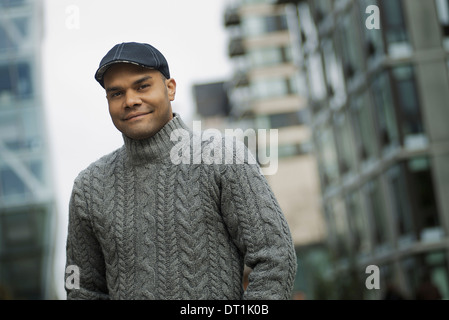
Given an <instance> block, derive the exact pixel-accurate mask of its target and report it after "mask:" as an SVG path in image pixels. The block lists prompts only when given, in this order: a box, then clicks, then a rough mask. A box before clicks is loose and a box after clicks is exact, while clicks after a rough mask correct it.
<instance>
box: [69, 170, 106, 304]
mask: <svg viewBox="0 0 449 320" xmlns="http://www.w3.org/2000/svg"><path fill="white" fill-rule="evenodd" d="M84 190H85V186H84V182H83V180H82V175H79V176H78V177H77V179H76V180H75V183H74V186H73V190H72V195H71V197H70V203H69V227H68V235H67V247H66V254H67V262H66V270H67V269H68V268H67V267H68V266H75V267H76V268H77V269H79V276H80V279H79V288H77V287H76V286H74V285H73V284H74V283H73V284H69V285H68V282H69V283H70V282H71V281H72V279H67V278H68V277H69V276H71V274H70V273H69V274H67V273H66V283H65V284H66V286H65V288H66V291H67V299H68V300H97V299H109V296H108V290H107V285H106V279H105V262H104V258H103V253H102V251H101V247H100V244H99V243H98V240H97V238H96V237H95V234H94V232H93V230H92V226H91V222H90V219H89V215H88V205H87V201H86V199H85V196H84Z"/></svg>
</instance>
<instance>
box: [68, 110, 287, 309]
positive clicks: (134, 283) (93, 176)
mask: <svg viewBox="0 0 449 320" xmlns="http://www.w3.org/2000/svg"><path fill="white" fill-rule="evenodd" d="M175 129H184V130H188V132H189V133H190V136H191V137H192V131H191V130H190V129H189V128H188V127H187V126H186V125H185V124H184V123H183V121H182V120H181V119H180V117H179V116H178V115H176V114H175V117H174V119H173V120H171V121H170V122H169V123H167V124H166V125H165V126H164V127H163V128H162V129H161V130H160V131H159V132H158V133H157V134H156V135H154V136H153V137H151V138H149V139H145V140H132V139H129V138H128V137H126V136H123V138H124V146H122V147H121V148H119V149H118V150H116V151H114V152H112V153H111V154H109V155H106V156H104V157H102V158H101V159H99V160H97V161H96V162H94V163H92V164H91V165H90V166H89V167H87V168H86V169H85V170H83V171H82V172H81V173H80V174H79V175H78V176H77V178H76V179H75V182H74V186H73V191H72V195H71V199H70V204H69V228H68V237H67V266H69V265H75V266H77V267H78V268H79V271H80V287H79V288H78V289H68V288H67V287H66V291H67V298H68V299H177V300H181V299H182V300H183V299H192V300H193V299H195V300H196V299H242V298H244V299H289V298H290V295H291V290H292V286H293V281H294V277H295V273H296V256H295V252H294V248H293V243H292V238H291V235H290V231H289V228H288V225H287V223H286V220H285V218H284V216H283V213H282V211H281V209H280V207H279V205H278V203H277V201H276V199H275V197H274V195H273V193H272V191H271V189H270V187H269V186H268V184H267V181H266V179H265V177H264V176H263V175H262V174H261V173H260V169H259V167H258V166H257V164H250V163H249V162H248V161H245V163H243V164H204V163H203V164H182V163H181V164H174V163H173V161H171V158H170V150H171V149H172V148H173V147H174V146H175V145H176V144H177V143H179V142H178V141H171V139H170V134H171V133H172V132H173V130H175ZM205 144H207V142H206V143H205V142H203V147H204V145H205ZM235 150H237V148H235V149H234V150H233V151H234V160H235V157H236V155H235ZM244 264H246V265H247V266H249V267H250V268H252V272H251V274H250V277H249V285H248V287H247V289H246V291H244V290H243V286H242V279H243V268H244ZM66 276H67V275H66Z"/></svg>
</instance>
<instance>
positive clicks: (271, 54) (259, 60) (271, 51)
mask: <svg viewBox="0 0 449 320" xmlns="http://www.w3.org/2000/svg"><path fill="white" fill-rule="evenodd" d="M248 55H249V60H250V61H251V66H252V67H253V68H257V67H265V66H273V65H277V64H282V63H288V62H291V61H292V52H291V47H268V48H258V49H252V50H249V51H248Z"/></svg>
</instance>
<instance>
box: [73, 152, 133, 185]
mask: <svg viewBox="0 0 449 320" xmlns="http://www.w3.org/2000/svg"><path fill="white" fill-rule="evenodd" d="M123 159H124V147H121V148H118V149H116V150H114V151H112V152H110V153H108V154H106V155H104V156H102V157H100V158H99V159H97V160H95V161H94V162H92V163H91V164H89V165H88V166H87V167H86V168H84V169H83V170H81V171H80V173H79V174H78V176H77V177H76V180H77V181H80V180H85V179H90V178H91V177H92V176H102V175H104V174H105V173H107V172H108V171H110V170H113V169H114V168H115V167H116V165H117V164H119V163H120V162H122V161H123Z"/></svg>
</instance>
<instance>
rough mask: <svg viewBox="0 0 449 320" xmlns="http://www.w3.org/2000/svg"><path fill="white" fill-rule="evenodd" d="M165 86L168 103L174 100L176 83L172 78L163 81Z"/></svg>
mask: <svg viewBox="0 0 449 320" xmlns="http://www.w3.org/2000/svg"><path fill="white" fill-rule="evenodd" d="M165 85H166V86H167V93H168V98H169V99H170V101H173V100H175V95H176V81H175V79H173V78H170V79H167V80H166V81H165Z"/></svg>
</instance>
